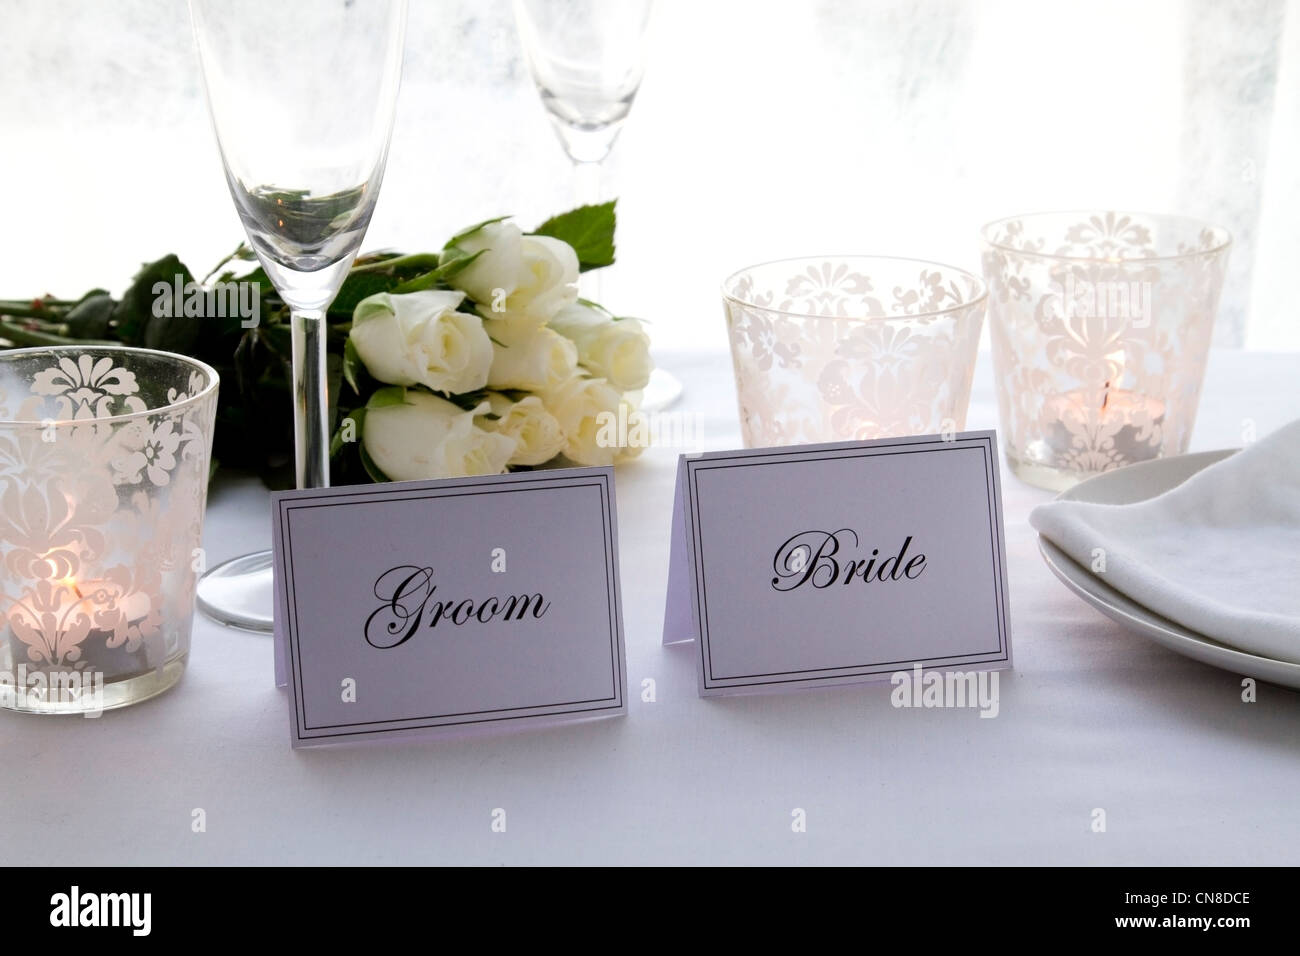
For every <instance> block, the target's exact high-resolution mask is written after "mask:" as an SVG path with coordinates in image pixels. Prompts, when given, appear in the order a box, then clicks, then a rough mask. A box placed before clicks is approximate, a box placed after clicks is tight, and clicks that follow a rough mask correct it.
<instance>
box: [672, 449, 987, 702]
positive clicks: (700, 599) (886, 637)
mask: <svg viewBox="0 0 1300 956" xmlns="http://www.w3.org/2000/svg"><path fill="white" fill-rule="evenodd" d="M1001 499H1002V494H1001V486H1000V484H999V481H998V454H997V443H996V436H995V434H994V433H993V432H991V431H983V432H965V433H962V434H958V435H955V436H942V437H941V436H937V435H935V436H919V437H912V438H888V439H881V440H878V441H863V442H841V443H835V444H825V445H802V446H798V447H785V448H758V449H748V450H744V451H726V452H710V453H706V454H700V455H683V456H682V458H681V459H680V460H679V462H678V471H677V491H676V495H675V498H674V503H673V519H672V520H673V526H672V550H671V559H670V565H669V572H668V599H667V604H666V608H665V613H664V643H665V644H674V643H679V642H683V641H690V640H695V641H696V642H697V667H696V676H697V681H698V685H699V692H700V695H701V696H715V695H724V694H743V693H759V692H764V691H777V690H791V689H796V688H802V687H819V686H829V685H836V684H844V683H853V682H857V681H869V680H886V679H889V678H890V677H891V675H893V674H894V673H896V672H899V671H910V670H911V669H912V668H913V666H914V665H917V664H919V665H921V666H922V667H923V668H925V669H943V670H962V671H966V670H993V669H1001V668H1006V667H1010V666H1011V641H1010V634H1009V630H1008V625H1007V582H1006V556H1005V550H1004V547H1003V531H1002V503H1001Z"/></svg>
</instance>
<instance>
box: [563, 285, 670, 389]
mask: <svg viewBox="0 0 1300 956" xmlns="http://www.w3.org/2000/svg"><path fill="white" fill-rule="evenodd" d="M550 327H551V328H553V329H555V331H557V332H559V333H560V334H561V335H563V336H564V337H565V338H567V339H569V340H570V341H571V342H573V344H574V345H576V346H577V347H578V362H579V363H580V364H581V365H582V367H583V368H585V369H586V370H587V371H588V372H590V373H591V374H592V375H594V376H595V377H597V378H604V379H608V381H609V384H611V385H613V386H614V387H615V388H617V389H619V390H620V391H624V392H631V391H636V390H637V389H641V388H645V387H646V383H647V382H649V381H650V373H651V371H653V370H654V362H653V361H651V359H650V336H648V335H646V332H645V329H644V328H642V327H641V323H640V321H639V320H637V319H617V320H616V319H614V318H613V317H612V316H610V314H609V313H608V312H605V311H603V310H601V309H593V308H592V307H591V306H589V305H583V304H582V303H580V302H575V303H574V304H573V305H566V306H565V307H564V308H563V309H561V310H560V311H559V313H558V314H557V315H556V316H555V318H553V319H551V322H550Z"/></svg>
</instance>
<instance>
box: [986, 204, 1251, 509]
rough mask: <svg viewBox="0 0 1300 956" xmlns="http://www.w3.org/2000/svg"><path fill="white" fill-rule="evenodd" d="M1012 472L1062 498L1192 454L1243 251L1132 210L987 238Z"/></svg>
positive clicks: (992, 227)
mask: <svg viewBox="0 0 1300 956" xmlns="http://www.w3.org/2000/svg"><path fill="white" fill-rule="evenodd" d="M982 240H983V264H984V276H985V279H986V280H987V281H988V285H989V332H990V337H991V340H992V345H993V371H994V376H995V378H996V380H997V391H998V411H999V416H1000V419H1001V423H1002V428H1001V439H1002V447H1003V449H1004V450H1005V453H1006V456H1007V464H1008V465H1009V466H1010V467H1011V469H1012V471H1014V472H1015V473H1016V474H1017V475H1019V476H1020V477H1021V478H1022V479H1024V480H1025V481H1028V482H1030V483H1031V484H1034V485H1038V486H1040V487H1043V488H1049V489H1053V490H1057V491H1060V490H1064V489H1065V488H1069V487H1070V486H1072V485H1074V484H1075V483H1077V482H1078V481H1081V480H1082V479H1084V478H1087V477H1089V476H1090V475H1094V474H1097V473H1098V472H1103V471H1110V470H1112V469H1114V468H1121V467H1123V466H1125V465H1130V464H1134V463H1136V462H1141V461H1148V460H1150V459H1152V458H1159V457H1161V456H1163V455H1179V454H1182V453H1183V452H1185V451H1186V450H1187V443H1188V441H1189V439H1190V438H1191V434H1192V426H1193V424H1194V423H1195V420H1196V408H1197V404H1198V402H1199V400H1200V394H1201V382H1202V379H1203V378H1204V377H1205V360H1206V356H1207V354H1208V351H1209V347H1210V338H1211V332H1212V331H1213V327H1214V316H1215V313H1216V312H1217V311H1218V306H1219V293H1220V290H1221V289H1222V287H1223V276H1224V271H1225V269H1226V267H1227V260H1228V249H1229V246H1230V245H1231V239H1230V237H1229V235H1228V232H1227V230H1225V229H1222V228H1220V227H1218V226H1212V225H1209V224H1207V223H1203V222H1199V221H1197V220H1194V219H1186V218H1182V217H1178V216H1153V215H1144V214H1139V213H1126V212H1067V213H1041V214H1037V215H1030V216H1018V217H1015V218H1012V219H1002V220H999V221H997V222H994V223H990V224H989V225H987V226H985V227H984V229H983V233H982Z"/></svg>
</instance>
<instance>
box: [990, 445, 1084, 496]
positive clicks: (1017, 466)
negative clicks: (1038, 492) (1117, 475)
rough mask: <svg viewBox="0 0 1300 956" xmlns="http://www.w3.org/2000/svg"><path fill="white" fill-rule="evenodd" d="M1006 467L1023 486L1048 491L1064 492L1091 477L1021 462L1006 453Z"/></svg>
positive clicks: (1080, 473)
mask: <svg viewBox="0 0 1300 956" xmlns="http://www.w3.org/2000/svg"><path fill="white" fill-rule="evenodd" d="M1007 467H1008V468H1010V469H1011V473H1012V474H1013V475H1015V476H1016V477H1017V478H1019V479H1020V480H1021V481H1023V482H1025V484H1028V485H1033V486H1034V487H1035V488H1046V489H1047V490H1048V491H1058V492H1059V491H1066V490H1068V489H1070V488H1073V487H1074V486H1075V485H1077V484H1078V483H1079V482H1081V481H1083V480H1084V479H1085V478H1091V477H1092V475H1090V474H1088V473H1087V472H1082V471H1069V470H1067V469H1065V468H1053V467H1052V466H1051V465H1040V464H1038V463H1037V462H1030V461H1023V460H1021V459H1019V458H1017V457H1015V456H1014V455H1012V454H1011V453H1010V452H1007Z"/></svg>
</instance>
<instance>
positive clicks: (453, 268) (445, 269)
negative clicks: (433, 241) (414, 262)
mask: <svg viewBox="0 0 1300 956" xmlns="http://www.w3.org/2000/svg"><path fill="white" fill-rule="evenodd" d="M485 251H486V250H483V249H480V250H479V251H478V252H476V253H474V254H473V255H468V256H467V255H465V253H464V252H462V251H461V250H460V249H455V250H448V253H457V254H454V255H451V257H450V258H447V254H444V257H443V259H444V261H443V262H442V263H441V264H440V265H439V266H438V268H436V269H434V270H432V271H430V272H426V273H424V275H418V276H416V277H415V278H413V279H407V280H406V281H405V282H403V283H401V284H400V285H396V286H394V287H393V289H392V291H393V293H394V294H396V295H401V294H403V293H406V292H423V291H424V290H425V289H433V288H436V287H438V286H440V285H445V284H446V283H447V282H448V280H450V279H452V278H453V277H454V276H456V275H458V274H459V273H460V272H461V271H462V270H463V269H464V268H465V267H466V266H468V265H469V264H470V263H471V262H473V261H474V260H475V259H477V258H478V257H479V256H481V255H483V253H484V252H485Z"/></svg>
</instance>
